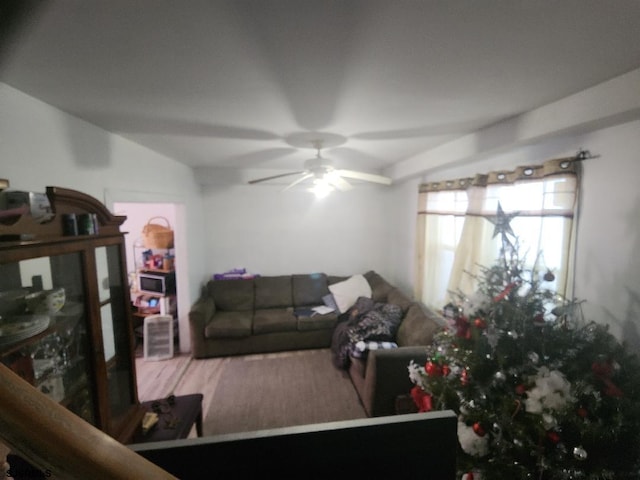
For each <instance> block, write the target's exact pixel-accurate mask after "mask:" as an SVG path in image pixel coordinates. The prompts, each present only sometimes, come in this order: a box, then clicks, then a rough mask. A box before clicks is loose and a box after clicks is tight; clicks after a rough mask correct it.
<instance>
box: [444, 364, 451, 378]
mask: <svg viewBox="0 0 640 480" xmlns="http://www.w3.org/2000/svg"><path fill="white" fill-rule="evenodd" d="M450 373H451V369H450V368H449V365H443V366H442V375H443V376H445V377H448V376H449V374H450Z"/></svg>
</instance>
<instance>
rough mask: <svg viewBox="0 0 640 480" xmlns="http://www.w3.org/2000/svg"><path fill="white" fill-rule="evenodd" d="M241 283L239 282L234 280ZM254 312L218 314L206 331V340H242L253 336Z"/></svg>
mask: <svg viewBox="0 0 640 480" xmlns="http://www.w3.org/2000/svg"><path fill="white" fill-rule="evenodd" d="M233 281H234V282H235V281H239V280H233ZM252 317H253V312H246V311H245V312H241V311H236V312H220V311H219V312H216V314H215V315H214V316H213V318H212V319H211V321H210V322H209V323H208V324H207V326H206V327H205V329H204V336H205V337H206V338H240V337H248V336H250V335H251V319H252Z"/></svg>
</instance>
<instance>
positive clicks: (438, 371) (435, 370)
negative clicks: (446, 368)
mask: <svg viewBox="0 0 640 480" xmlns="http://www.w3.org/2000/svg"><path fill="white" fill-rule="evenodd" d="M424 371H425V372H427V375H428V376H430V377H439V376H441V375H442V368H441V367H440V365H438V364H437V363H433V362H432V361H428V362H427V363H426V364H425V366H424Z"/></svg>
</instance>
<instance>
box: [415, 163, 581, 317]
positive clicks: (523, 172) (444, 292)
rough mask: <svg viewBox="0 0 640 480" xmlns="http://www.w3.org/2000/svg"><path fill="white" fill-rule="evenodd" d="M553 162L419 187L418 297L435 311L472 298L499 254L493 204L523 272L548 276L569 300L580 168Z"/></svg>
mask: <svg viewBox="0 0 640 480" xmlns="http://www.w3.org/2000/svg"><path fill="white" fill-rule="evenodd" d="M574 160H575V159H573V158H570V159H556V160H550V161H548V162H545V163H544V164H543V165H538V166H530V167H520V168H518V169H516V170H515V171H510V172H491V173H489V174H486V175H477V176H476V177H475V178H473V179H460V180H454V181H448V182H439V183H435V184H426V185H422V186H421V190H420V192H421V193H420V202H421V205H420V207H421V208H419V211H418V226H419V230H421V231H420V239H419V241H420V244H419V248H420V251H419V256H418V261H419V262H420V263H419V268H418V272H419V278H418V281H417V285H418V287H417V290H418V291H417V292H416V293H417V295H418V296H419V298H420V299H421V300H422V301H423V302H424V303H425V304H426V305H429V306H430V307H432V308H437V309H439V308H442V306H443V305H445V304H446V303H448V302H449V301H452V300H455V299H454V298H452V296H451V292H461V293H463V294H466V295H470V294H472V293H473V292H474V291H475V290H476V289H477V282H476V275H478V274H479V273H480V272H481V268H482V267H489V266H491V265H493V263H494V262H495V260H496V259H497V257H498V254H499V252H500V247H501V245H500V243H499V242H500V236H495V237H494V229H495V225H494V223H493V222H492V220H494V219H495V216H496V213H497V210H498V204H500V205H501V207H502V209H503V210H504V212H505V214H506V215H511V214H513V215H514V216H513V218H512V219H511V221H510V226H511V228H512V230H513V232H514V233H515V235H516V236H517V237H518V240H519V243H520V256H521V257H523V258H524V259H525V262H526V264H527V267H529V268H532V267H533V266H534V263H535V262H537V265H535V266H536V268H537V269H538V270H543V272H544V271H546V270H550V271H551V272H552V273H553V274H554V276H555V283H554V284H551V285H550V288H552V289H554V290H555V291H557V292H558V293H559V294H560V295H562V296H566V297H570V296H571V292H572V289H573V278H572V271H573V264H572V260H573V256H574V254H573V250H574V245H575V235H574V233H575V221H574V217H575V216H576V210H577V198H578V197H577V191H578V167H579V164H578V162H576V161H574Z"/></svg>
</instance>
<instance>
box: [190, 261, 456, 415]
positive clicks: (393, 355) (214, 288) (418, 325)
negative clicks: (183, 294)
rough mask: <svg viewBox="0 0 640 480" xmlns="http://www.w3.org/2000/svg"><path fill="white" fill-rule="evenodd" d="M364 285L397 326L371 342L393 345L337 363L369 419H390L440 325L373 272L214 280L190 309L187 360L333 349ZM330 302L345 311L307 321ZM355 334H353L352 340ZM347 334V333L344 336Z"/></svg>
mask: <svg viewBox="0 0 640 480" xmlns="http://www.w3.org/2000/svg"><path fill="white" fill-rule="evenodd" d="M356 277H357V278H356ZM362 277H364V279H363V278H362ZM358 279H359V280H360V282H365V280H366V282H365V285H362V283H360V284H358V282H357V280H358ZM362 288H364V289H365V290H367V291H366V292H363V295H365V296H367V297H369V298H370V299H371V300H370V303H373V304H376V305H380V304H384V305H386V307H385V308H387V307H388V310H390V311H393V312H394V313H395V314H396V316H398V318H397V322H395V318H394V322H395V323H394V324H393V328H392V335H393V338H382V337H380V336H373V337H371V338H368V339H369V340H370V339H373V340H388V341H389V342H392V343H393V344H395V345H392V347H394V348H385V349H371V350H366V349H365V351H364V352H359V354H358V355H356V354H355V352H354V354H353V355H352V354H349V355H348V359H346V361H344V359H343V360H341V362H340V363H341V365H340V368H344V369H345V370H346V371H347V372H348V374H349V376H350V377H351V380H352V383H353V385H354V387H355V388H356V390H357V392H358V395H359V396H360V399H361V402H362V404H363V406H364V409H365V411H366V413H367V415H369V416H372V417H373V416H383V415H393V414H394V413H395V402H396V398H397V397H398V395H402V394H407V393H408V392H409V390H410V389H411V387H412V384H411V382H410V380H409V376H408V370H407V367H408V365H409V362H410V361H411V360H414V361H416V362H417V363H424V362H425V361H426V352H425V348H424V346H425V345H428V344H429V343H431V341H432V338H433V335H434V334H435V333H436V332H437V331H438V330H440V329H441V328H442V327H443V325H444V321H443V319H442V318H441V317H440V316H439V315H437V314H436V313H435V312H433V311H431V310H429V309H428V308H426V307H425V306H424V305H422V304H420V303H418V302H415V301H412V300H411V299H410V298H409V297H408V296H407V295H405V294H404V293H403V292H401V291H400V290H399V289H398V288H396V287H394V286H393V285H391V284H390V283H389V282H387V281H386V280H385V279H384V278H383V277H382V276H381V275H379V274H378V273H376V272H374V271H369V272H367V273H365V274H363V275H361V276H360V275H354V276H352V277H340V276H331V275H326V274H323V273H315V274H294V275H282V276H271V277H257V278H253V279H246V280H211V281H209V282H208V283H207V285H206V286H205V287H204V289H203V293H202V295H201V298H200V299H199V300H198V301H197V302H196V303H195V304H194V305H193V307H192V308H191V311H190V312H189V322H190V327H191V345H192V355H193V356H194V357H195V358H206V357H217V356H229V355H245V354H251V353H267V352H277V351H287V350H300V349H308V348H332V349H335V347H336V345H335V344H336V335H335V334H336V333H339V330H340V329H342V330H345V331H346V330H348V329H345V325H344V324H345V323H346V322H352V323H354V322H357V320H358V319H356V318H355V312H354V307H350V308H349V309H346V305H349V304H350V303H352V302H351V301H349V299H348V296H349V295H352V296H353V297H356V296H358V295H359V293H358V292H359V289H360V290H361V289H362ZM345 292H346V296H345V295H343V294H344V293H345ZM328 295H329V297H327V296H328ZM327 298H329V299H334V300H336V301H337V303H338V306H339V307H342V308H343V311H341V310H340V309H338V310H337V311H334V312H331V313H326V314H319V313H315V314H313V315H312V316H311V315H310V314H309V310H310V308H312V307H315V306H320V305H324V304H325V303H326V302H327ZM389 305H391V307H389ZM367 320H370V319H367ZM354 324H355V323H354ZM337 329H338V330H337ZM352 333H353V330H351V336H352V337H353V335H352ZM348 334H349V332H346V333H344V334H343V335H342V337H341V338H342V339H344V338H346V337H347V336H348ZM371 343H374V342H371ZM352 350H353V349H352ZM349 351H351V350H349Z"/></svg>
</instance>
